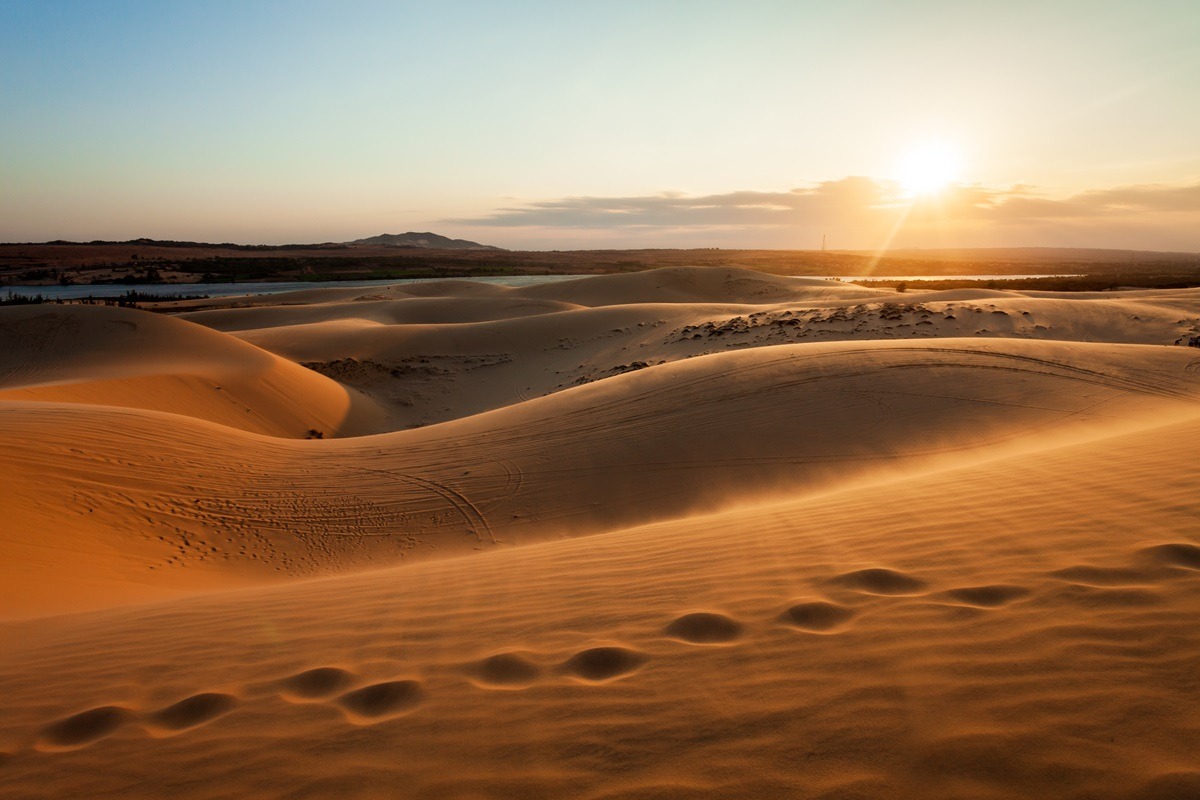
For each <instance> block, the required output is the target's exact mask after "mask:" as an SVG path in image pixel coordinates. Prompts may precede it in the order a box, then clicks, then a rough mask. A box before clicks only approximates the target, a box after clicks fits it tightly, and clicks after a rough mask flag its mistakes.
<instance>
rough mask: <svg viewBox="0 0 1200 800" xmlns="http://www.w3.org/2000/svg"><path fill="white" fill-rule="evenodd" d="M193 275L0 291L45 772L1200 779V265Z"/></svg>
mask: <svg viewBox="0 0 1200 800" xmlns="http://www.w3.org/2000/svg"><path fill="white" fill-rule="evenodd" d="M195 305H196V304H195V303H187V304H175V305H174V306H172V307H171V308H173V309H174V310H175V311H177V312H181V313H179V316H180V317H182V319H181V318H178V317H174V318H173V317H171V316H162V315H159V314H149V313H146V312H138V311H127V310H117V309H103V308H92V307H47V308H42V309H38V308H36V307H34V308H22V309H7V308H6V309H0V334H2V335H3V336H4V337H5V342H6V345H8V343H9V342H11V343H12V344H11V345H9V346H7V347H6V348H5V352H3V353H0V441H3V442H4V447H3V448H0V474H3V475H4V476H5V477H6V480H5V482H4V484H3V490H2V496H0V499H2V500H3V503H4V508H5V522H4V524H3V525H2V526H0V563H3V564H6V565H8V570H7V572H6V574H5V578H6V580H5V581H4V582H3V583H0V609H2V611H3V613H2V614H0V642H2V643H3V648H0V694H3V696H4V697H5V698H6V701H7V702H6V714H5V715H4V718H3V719H0V779H2V780H3V781H4V784H5V786H6V788H8V789H9V790H11V791H13V792H15V793H16V794H15V796H19V797H29V798H38V797H47V798H49V797H63V796H114V797H135V796H167V795H170V796H173V797H189V798H190V797H196V798H216V797H228V796H258V795H262V796H288V797H296V798H303V797H313V798H315V797H327V796H332V795H336V796H339V797H363V798H368V797H370V798H373V797H397V796H400V797H413V798H443V797H454V798H466V797H489V798H492V797H495V798H502V797H512V798H559V797H567V796H569V797H580V798H595V800H601V799H602V798H603V800H612V799H613V798H644V797H660V798H705V797H711V798H718V797H720V798H725V797H755V798H759V797H781V798H782V797H788V798H791V797H802V798H826V799H827V800H832V799H833V798H891V797H928V798H946V799H947V800H950V799H951V798H956V799H959V800H961V799H962V798H1018V797H1031V796H1040V797H1062V798H1072V799H1074V800H1091V799H1095V800H1099V798H1117V799H1118V800H1149V799H1150V798H1156V799H1157V798H1176V797H1190V796H1193V795H1195V794H1197V793H1200V761H1197V759H1196V756H1195V753H1194V752H1193V750H1194V748H1193V747H1192V746H1191V743H1192V742H1193V741H1195V739H1196V738H1197V734H1198V733H1200V692H1197V688H1196V683H1195V680H1194V672H1195V663H1196V658H1197V654H1198V653H1200V634H1198V633H1197V631H1196V628H1195V625H1194V618H1195V609H1196V608H1197V602H1198V601H1200V537H1198V536H1197V532H1196V527H1195V520H1196V519H1197V518H1200V500H1198V499H1197V498H1200V491H1198V490H1200V485H1198V481H1197V478H1196V477H1195V470H1194V465H1193V461H1194V443H1195V442H1196V441H1197V440H1198V438H1200V350H1197V349H1195V348H1191V347H1181V346H1177V342H1178V341H1179V340H1180V338H1181V337H1186V335H1191V334H1190V333H1189V332H1191V331H1196V330H1200V328H1197V326H1198V325H1200V292H1196V291H1190V290H1181V291H1178V292H1120V293H1105V294H1102V295H1095V296H1075V295H1053V294H1049V293H1013V292H998V291H991V290H972V291H956V292H939V293H926V294H920V295H918V294H915V293H909V294H904V295H900V294H896V293H893V292H890V291H887V290H881V289H864V288H862V287H855V286H847V285H845V284H839V283H837V282H830V281H812V280H798V279H786V278H777V277H774V276H764V275H758V274H756V273H751V272H748V271H741V270H729V269H671V270H656V271H649V272H645V273H637V274H630V275H611V276H600V277H596V278H589V279H584V280H579V281H566V282H561V283H555V284H544V285H540V286H533V287H522V288H506V287H497V286H489V285H485V284H472V283H470V282H457V281H451V282H436V283H429V284H417V285H400V286H394V287H385V288H382V289H379V290H374V289H372V290H371V291H370V292H369V293H364V292H363V291H362V290H358V289H352V288H351V289H336V290H320V291H313V292H306V293H303V294H296V295H292V296H281V297H277V298H236V299H231V300H228V301H221V302H220V303H217V304H214V305H218V306H220V307H218V308H212V309H209V310H190V311H188V310H185V309H187V308H193V309H194V308H195ZM239 306H240V307H239ZM422 359H424V361H423V360H422ZM304 365H308V366H304ZM214 385H220V386H221V387H222V388H221V390H220V391H218V390H216V389H214V388H213V386H214ZM226 394H227V395H228V397H226ZM229 398H232V399H229ZM235 401H236V402H235ZM239 404H240V405H239ZM244 408H249V409H251V412H250V413H247V411H246V410H244ZM237 414H241V415H244V416H245V417H246V418H247V419H245V420H244V419H243V418H242V417H239V416H237ZM249 420H254V421H253V422H250V421H249ZM239 423H241V424H239ZM317 427H321V428H322V433H323V435H324V436H325V438H321V439H313V438H304V437H305V436H306V435H307V434H308V433H309V432H310V431H309V429H312V428H317ZM335 437H336V438H335ZM317 755H319V757H314V756H317Z"/></svg>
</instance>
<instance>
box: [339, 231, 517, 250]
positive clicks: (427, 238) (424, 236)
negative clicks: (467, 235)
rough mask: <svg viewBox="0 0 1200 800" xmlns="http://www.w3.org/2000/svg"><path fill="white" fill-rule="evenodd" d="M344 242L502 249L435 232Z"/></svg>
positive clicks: (388, 245) (400, 234) (431, 248)
mask: <svg viewBox="0 0 1200 800" xmlns="http://www.w3.org/2000/svg"><path fill="white" fill-rule="evenodd" d="M346 244H374V245H384V246H387V247H420V248H425V249H429V250H503V249H504V248H503V247H492V246H491V245H489V244H479V243H478V242H469V241H467V240H466V239H450V238H447V237H445V236H439V235H438V234H436V233H429V232H425V233H417V232H415V231H409V232H408V233H381V234H380V235H378V236H372V237H370V238H368V239H355V240H354V241H353V242H346Z"/></svg>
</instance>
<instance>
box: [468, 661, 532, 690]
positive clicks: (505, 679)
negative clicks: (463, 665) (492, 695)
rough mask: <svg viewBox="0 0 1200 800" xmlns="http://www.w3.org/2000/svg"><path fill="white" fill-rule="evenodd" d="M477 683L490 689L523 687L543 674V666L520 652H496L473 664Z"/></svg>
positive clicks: (472, 669)
mask: <svg viewBox="0 0 1200 800" xmlns="http://www.w3.org/2000/svg"><path fill="white" fill-rule="evenodd" d="M468 672H469V673H470V674H471V675H472V676H473V677H474V678H475V681H474V682H475V684H476V685H477V686H482V687H484V688H488V689H523V688H525V687H526V686H529V685H530V684H532V683H533V682H534V681H536V680H537V679H538V678H540V677H541V675H542V668H541V667H539V666H538V665H537V664H535V663H533V662H532V661H530V660H529V659H528V658H526V657H525V656H523V655H521V654H520V653H496V654H495V655H492V656H488V657H487V658H485V659H483V660H482V661H479V662H476V663H475V664H471V665H469V667H468Z"/></svg>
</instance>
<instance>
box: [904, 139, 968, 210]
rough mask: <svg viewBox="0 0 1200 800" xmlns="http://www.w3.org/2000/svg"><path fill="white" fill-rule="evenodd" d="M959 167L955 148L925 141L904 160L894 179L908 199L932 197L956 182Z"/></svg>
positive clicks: (960, 161) (958, 158) (946, 144)
mask: <svg viewBox="0 0 1200 800" xmlns="http://www.w3.org/2000/svg"><path fill="white" fill-rule="evenodd" d="M961 165H962V159H961V157H960V155H959V152H958V149H957V148H956V147H954V146H953V145H951V144H949V143H946V142H929V143H926V144H924V145H922V146H920V147H917V148H915V149H913V150H911V151H910V152H909V153H908V155H907V156H905V157H904V159H903V160H902V161H901V162H900V164H899V167H898V169H897V173H896V177H897V179H898V180H899V181H900V187H901V189H903V191H904V193H905V195H906V196H908V197H919V196H921V195H930V194H936V193H938V192H940V191H941V190H942V189H945V188H946V187H947V186H948V185H950V184H951V183H954V182H955V181H957V180H958V179H959V170H960V168H961Z"/></svg>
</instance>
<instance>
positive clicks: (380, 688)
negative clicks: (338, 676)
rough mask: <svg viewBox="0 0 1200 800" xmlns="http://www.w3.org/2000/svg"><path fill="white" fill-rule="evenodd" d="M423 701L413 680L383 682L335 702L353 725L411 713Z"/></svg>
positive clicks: (345, 695)
mask: <svg viewBox="0 0 1200 800" xmlns="http://www.w3.org/2000/svg"><path fill="white" fill-rule="evenodd" d="M424 698H425V692H424V690H423V689H422V688H421V684H420V683H418V682H417V681H384V682H383V683H373V684H371V685H370V686H364V687H362V688H361V689H355V690H354V691H351V692H346V694H344V695H342V696H341V697H339V698H338V699H337V701H336V702H337V704H338V705H339V706H341V707H342V709H343V710H345V712H346V714H347V716H348V717H349V718H350V719H351V721H354V722H373V721H376V720H380V719H383V718H386V717H395V716H399V715H401V714H405V713H407V712H409V711H412V710H413V709H414V708H416V707H417V706H418V705H420V703H421V701H422V700H423V699H424Z"/></svg>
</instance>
